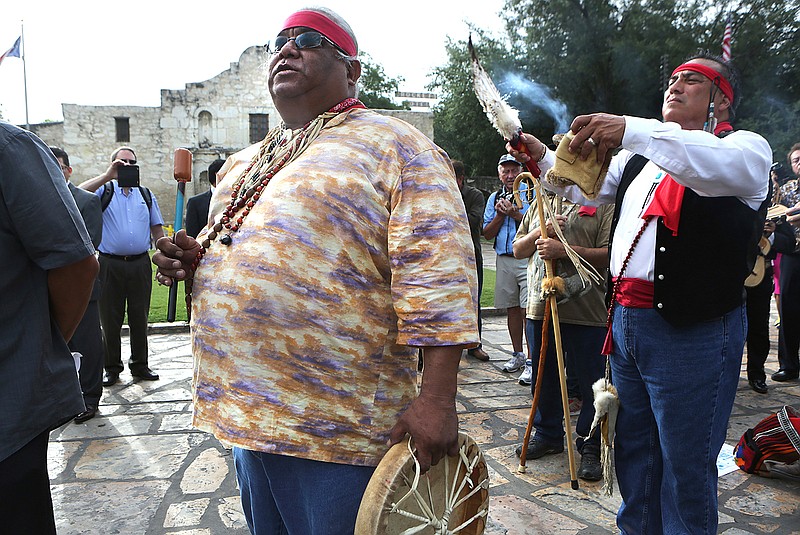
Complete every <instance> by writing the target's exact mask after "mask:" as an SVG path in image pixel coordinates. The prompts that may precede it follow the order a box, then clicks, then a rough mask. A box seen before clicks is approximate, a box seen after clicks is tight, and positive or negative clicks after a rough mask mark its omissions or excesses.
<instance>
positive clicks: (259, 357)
mask: <svg viewBox="0 0 800 535" xmlns="http://www.w3.org/2000/svg"><path fill="white" fill-rule="evenodd" d="M257 149H258V147H257V146H253V147H250V148H248V149H245V150H243V151H241V152H240V153H238V154H236V155H234V156H232V157H231V158H230V159H229V161H228V163H227V164H226V166H225V168H223V171H225V169H226V168H227V172H226V174H225V176H224V177H223V179H222V180H221V181H220V183H219V185H218V189H217V191H216V193H215V195H214V198H213V199H212V202H211V207H210V213H211V217H212V218H218V217H220V213H221V211H222V210H223V209H224V206H225V204H226V201H227V200H228V199H229V198H230V193H231V187H232V184H233V183H234V182H235V179H236V178H238V176H239V175H240V174H241V173H242V172H243V171H244V170H245V168H246V167H247V165H248V163H249V161H250V159H251V157H252V156H253V154H255V152H256V151H257ZM200 239H201V240H202V235H201V237H200ZM193 292H194V293H193V307H194V308H193V313H192V347H193V353H194V357H195V373H194V424H195V425H196V426H197V427H199V428H200V429H203V430H207V431H210V432H212V433H213V434H214V435H215V436H216V437H217V438H219V439H221V440H223V441H226V442H229V443H232V444H234V445H236V446H240V447H242V448H247V449H251V450H256V451H265V452H272V453H279V454H285V455H292V456H297V457H303V458H307V459H314V460H319V461H328V462H337V463H346V464H354V465H376V464H377V463H378V462H379V461H380V459H381V457H382V456H383V454H384V453H385V452H386V449H387V448H386V441H387V438H388V432H389V430H390V429H391V428H392V426H393V425H394V424H395V422H396V420H397V418H398V416H399V415H400V414H401V413H402V412H403V411H404V410H405V409H406V408H407V407H408V405H409V403H410V402H411V401H412V399H413V398H414V396H415V395H416V362H417V349H416V348H415V347H412V346H443V345H455V344H475V343H477V342H478V341H479V337H478V329H477V303H478V295H477V280H476V274H475V258H474V253H473V247H472V242H471V240H470V233H469V227H468V224H467V218H466V214H465V211H464V205H463V202H462V200H461V195H460V193H459V190H458V187H457V184H456V181H455V177H454V176H453V172H452V169H451V167H450V164H449V160H448V158H447V155H446V154H444V153H443V152H442V151H441V150H440V149H439V148H438V147H436V146H435V145H434V144H433V143H432V142H431V141H430V140H429V139H428V138H426V137H425V136H423V135H422V134H421V133H420V132H418V131H417V130H415V129H414V128H413V127H411V126H409V125H408V124H406V123H404V122H402V121H399V120H397V119H393V118H390V117H385V116H382V115H379V114H377V113H375V112H372V111H369V110H364V109H354V110H351V111H349V112H347V113H343V114H341V115H339V116H338V117H336V118H334V119H332V120H331V121H330V122H329V123H328V125H327V126H326V127H325V128H324V129H323V130H322V132H321V133H320V135H319V137H318V138H317V139H316V140H315V141H313V143H312V144H311V145H310V146H309V147H308V149H306V151H305V152H304V153H303V154H301V155H300V156H299V157H298V158H297V159H296V160H295V161H293V162H292V163H290V164H289V165H287V166H286V167H284V168H283V169H282V170H281V171H280V172H278V173H277V174H276V175H275V177H274V178H273V179H272V181H271V182H270V183H269V185H268V186H267V190H266V191H265V194H264V195H262V197H261V199H260V200H259V201H258V203H257V204H256V205H255V207H254V208H253V210H252V211H251V212H250V214H249V216H248V217H247V219H246V220H245V222H244V225H243V226H242V228H241V229H240V230H239V231H238V232H236V233H235V234H234V235H233V243H232V244H231V245H230V246H228V247H226V246H224V245H222V244H221V243H219V241H218V240H217V241H215V242H214V243H213V244H212V245H211V247H210V248H209V250H208V252H207V253H206V255H205V257H204V259H203V262H202V263H201V265H200V267H199V268H198V270H197V273H196V274H195V281H194V289H193Z"/></svg>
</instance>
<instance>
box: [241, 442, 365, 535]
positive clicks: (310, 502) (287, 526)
mask: <svg viewBox="0 0 800 535" xmlns="http://www.w3.org/2000/svg"><path fill="white" fill-rule="evenodd" d="M233 462H234V466H235V467H236V479H237V480H238V481H239V489H240V494H241V497H242V508H243V509H244V516H245V518H246V519H247V526H248V527H249V528H250V533H252V534H253V535H283V534H291V535H352V533H353V530H354V529H355V524H356V516H357V515H358V508H359V505H361V497H362V496H363V495H364V489H366V487H367V483H369V479H370V477H372V473H373V472H374V471H375V467H374V466H352V465H347V464H336V463H326V462H320V461H312V460H309V459H301V458H299V457H290V456H288V455H276V454H272V453H264V452H259V451H251V450H245V449H242V448H233Z"/></svg>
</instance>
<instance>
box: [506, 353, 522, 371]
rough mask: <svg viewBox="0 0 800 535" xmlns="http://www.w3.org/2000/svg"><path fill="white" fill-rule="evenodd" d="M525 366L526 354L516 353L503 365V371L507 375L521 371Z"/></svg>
mask: <svg viewBox="0 0 800 535" xmlns="http://www.w3.org/2000/svg"><path fill="white" fill-rule="evenodd" d="M524 366H525V354H524V353H517V352H516V351H515V352H514V353H512V354H511V358H510V359H508V362H506V363H505V364H504V365H503V371H504V372H506V373H514V372H517V371H519V370H521V369H522V368H523V367H524Z"/></svg>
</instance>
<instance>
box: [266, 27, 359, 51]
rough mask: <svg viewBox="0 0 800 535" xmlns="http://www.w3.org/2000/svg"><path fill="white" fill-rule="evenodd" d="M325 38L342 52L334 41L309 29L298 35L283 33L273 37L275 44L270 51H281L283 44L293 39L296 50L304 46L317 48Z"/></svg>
mask: <svg viewBox="0 0 800 535" xmlns="http://www.w3.org/2000/svg"><path fill="white" fill-rule="evenodd" d="M323 39H324V40H326V41H327V42H329V43H330V44H331V46H333V47H334V48H335V49H336V50H340V51H342V52H343V53H344V51H343V50H342V49H341V48H339V47H338V46H336V43H334V42H333V41H331V40H330V39H328V38H327V37H325V36H324V35H322V34H321V33H319V32H315V31H309V32H303V33H301V34H300V35H296V36H295V37H286V36H285V35H279V36H278V37H276V38H275V46H274V48H273V49H272V50H270V52H272V53H273V54H277V53H278V52H280V51H281V49H282V48H283V46H284V45H285V44H286V43H288V42H289V41H294V46H296V47H297V49H298V50H303V49H305V48H319V47H321V46H322V40H323Z"/></svg>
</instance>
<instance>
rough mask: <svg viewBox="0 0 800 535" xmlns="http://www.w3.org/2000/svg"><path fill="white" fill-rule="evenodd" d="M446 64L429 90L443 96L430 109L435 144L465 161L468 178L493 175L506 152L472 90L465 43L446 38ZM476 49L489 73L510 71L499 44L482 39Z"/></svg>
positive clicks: (469, 65)
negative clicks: (431, 110)
mask: <svg viewBox="0 0 800 535" xmlns="http://www.w3.org/2000/svg"><path fill="white" fill-rule="evenodd" d="M446 48H447V54H448V58H449V61H448V64H447V65H446V66H444V67H439V68H437V69H435V70H434V73H433V82H432V83H431V85H430V86H429V87H428V89H431V90H433V89H438V90H439V92H440V93H441V94H442V95H443V96H442V98H441V100H440V101H439V104H438V105H437V106H436V107H435V108H434V110H433V117H434V119H433V132H434V137H435V138H436V143H437V144H438V145H439V146H441V147H442V148H443V149H444V150H445V151H447V153H448V154H449V155H450V157H452V158H454V159H458V160H461V161H462V162H464V166H465V167H466V171H467V174H468V175H494V174H495V173H496V172H497V171H496V169H497V159H498V157H499V155H501V154H503V153H504V152H505V149H504V146H505V142H504V141H503V138H502V137H500V135H499V134H498V133H497V131H496V130H494V128H493V127H492V126H491V124H490V123H489V120H488V119H487V117H486V115H485V114H484V113H483V109H482V108H481V105H480V103H479V102H478V99H477V98H476V97H475V92H474V91H473V90H472V71H471V63H470V56H469V53H468V52H467V44H466V42H465V41H457V42H454V41H453V40H451V39H448V41H447V44H446ZM476 48H478V52H479V54H480V57H481V60H482V65H483V66H484V68H486V69H487V71H488V72H490V73H492V72H497V71H499V70H502V69H503V68H504V67H505V68H511V66H512V65H513V58H511V57H510V55H509V54H508V52H507V51H506V49H505V47H504V46H503V45H502V43H500V42H499V41H495V40H493V39H491V38H488V37H486V36H484V37H483V38H482V39H480V40H479V41H477V44H476Z"/></svg>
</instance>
